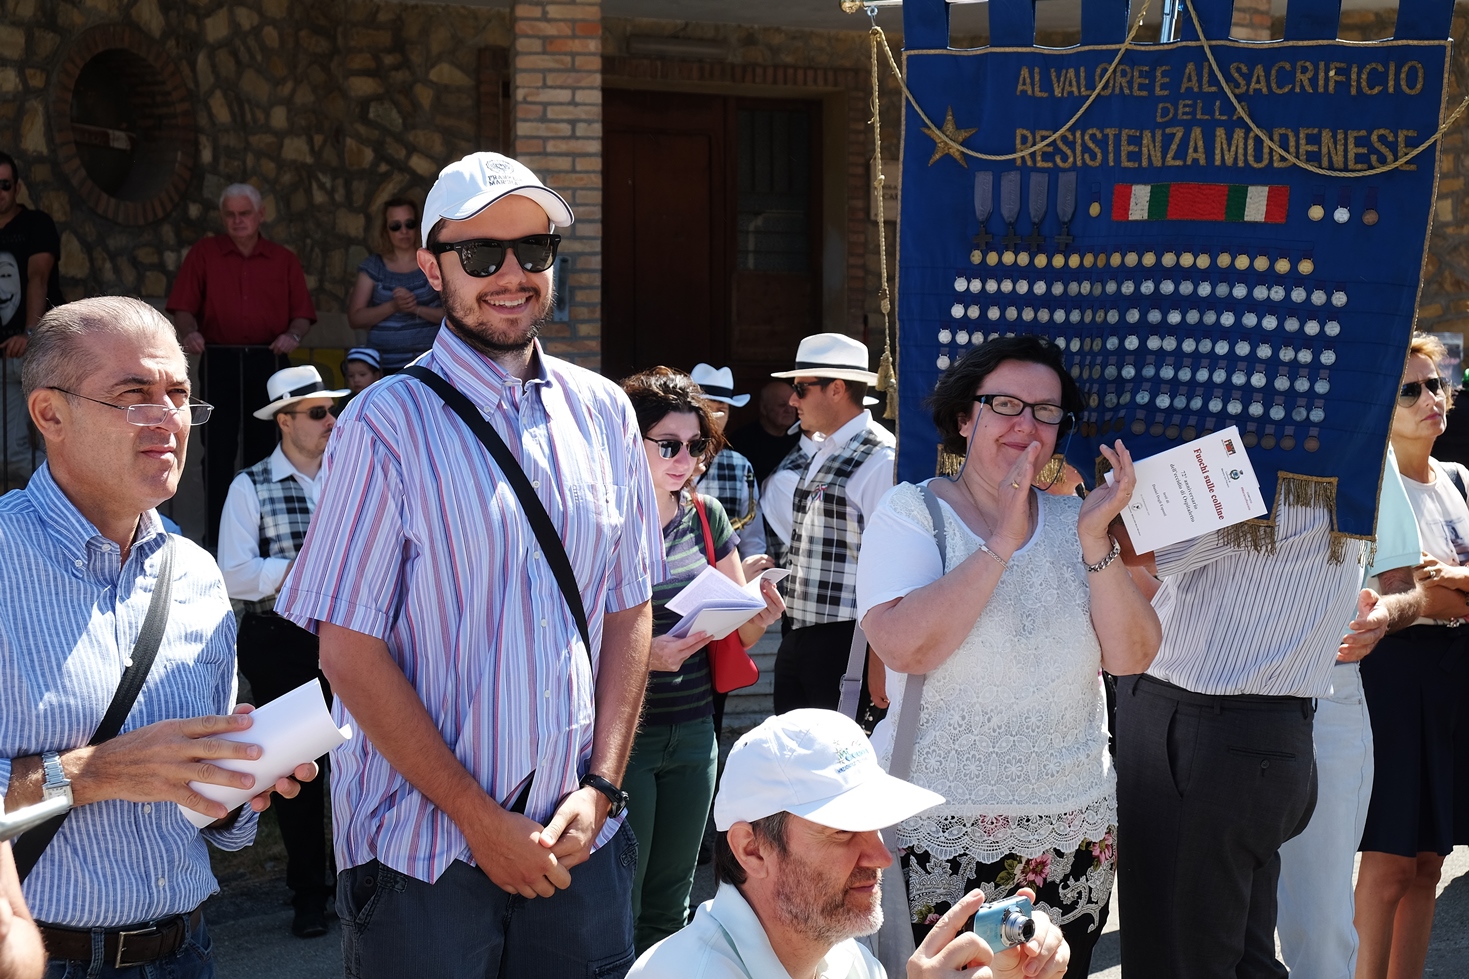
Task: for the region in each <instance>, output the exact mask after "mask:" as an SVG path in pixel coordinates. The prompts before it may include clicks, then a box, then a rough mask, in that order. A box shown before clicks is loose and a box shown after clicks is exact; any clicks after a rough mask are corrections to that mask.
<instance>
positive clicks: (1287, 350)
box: [938, 329, 1336, 390]
mask: <svg viewBox="0 0 1469 979" xmlns="http://www.w3.org/2000/svg"><path fill="white" fill-rule="evenodd" d="M1012 335H1013V334H1012ZM998 336H1000V334H999V332H998V331H996V332H993V333H991V334H990V335H989V337H988V339H990V340H993V339H995V338H996V337H998ZM938 339H939V343H940V344H943V345H945V346H943V347H941V348H940V349H942V350H943V351H944V352H945V353H947V350H948V347H947V344H948V343H949V342H950V341H951V340H954V341H957V342H958V343H959V344H960V345H964V344H969V343H973V345H974V346H976V347H977V346H979V345H980V344H981V343H983V342H984V341H985V339H986V337H985V335H984V333H983V332H982V331H975V332H974V333H973V334H972V335H971V334H969V333H968V332H966V331H962V330H961V331H960V332H959V334H958V335H951V334H950V333H949V331H948V329H942V330H940V331H939V337H938ZM1055 342H1056V343H1057V344H1058V345H1059V346H1060V347H1061V349H1062V350H1069V351H1070V352H1071V353H1086V354H1095V353H1101V352H1102V350H1103V349H1105V350H1107V351H1108V352H1115V351H1117V350H1118V349H1119V348H1120V349H1122V350H1125V351H1127V352H1128V353H1129V354H1130V353H1131V352H1132V351H1135V350H1139V349H1143V348H1146V349H1147V350H1148V351H1149V352H1152V353H1156V352H1158V351H1160V350H1161V351H1162V352H1164V353H1173V352H1174V351H1175V350H1177V351H1179V352H1180V353H1183V354H1193V353H1197V354H1199V355H1200V356H1201V357H1207V356H1209V355H1210V354H1213V355H1214V356H1216V357H1228V356H1230V354H1231V353H1233V355H1234V356H1235V357H1248V356H1250V353H1251V351H1253V352H1254V355H1255V357H1256V358H1257V360H1259V361H1268V360H1272V359H1274V358H1276V357H1279V358H1280V362H1281V363H1282V364H1299V365H1301V366H1302V367H1305V366H1306V365H1308V364H1310V363H1312V362H1313V361H1314V362H1316V363H1319V364H1320V365H1321V366H1322V367H1331V366H1332V365H1334V364H1335V363H1336V349H1335V348H1334V347H1325V348H1319V349H1318V348H1317V347H1315V346H1313V345H1310V344H1302V345H1301V346H1300V347H1299V348H1297V347H1295V346H1294V345H1292V344H1289V343H1287V344H1283V345H1281V346H1279V347H1277V346H1276V345H1275V344H1273V343H1271V342H1270V341H1269V340H1264V339H1261V340H1258V341H1255V342H1254V343H1251V342H1250V341H1249V340H1247V339H1244V338H1238V339H1236V340H1235V341H1234V343H1233V346H1232V347H1231V344H1230V342H1229V341H1228V340H1225V339H1219V338H1216V337H1191V336H1185V337H1183V338H1181V339H1180V338H1179V337H1177V336H1174V335H1172V334H1169V335H1167V336H1159V335H1158V334H1156V333H1153V334H1149V335H1147V336H1145V337H1140V336H1138V335H1137V334H1136V333H1129V334H1128V335H1127V336H1125V337H1119V336H1117V335H1116V334H1113V335H1111V336H1108V337H1106V338H1103V337H1087V338H1082V337H1069V338H1068V337H1058V338H1056V340H1055ZM1112 359H1114V360H1115V359H1116V358H1112ZM1133 359H1134V358H1133V357H1131V356H1126V355H1124V360H1125V362H1126V363H1127V364H1131V363H1132V361H1133ZM1091 360H1092V358H1091V357H1088V358H1087V361H1088V362H1090V361H1091ZM1153 360H1154V358H1152V357H1148V361H1149V362H1150V363H1151V362H1152V361H1153ZM1172 362H1173V358H1172V357H1169V358H1168V359H1167V363H1168V364H1172ZM1185 363H1187V361H1185ZM1264 366H1265V365H1264V364H1257V367H1258V368H1259V369H1261V370H1263V369H1264ZM1169 369H1170V370H1171V368H1169ZM1101 376H1102V375H1100V374H1098V375H1095V377H1101ZM1121 376H1122V378H1123V379H1124V380H1127V379H1130V378H1131V376H1132V375H1130V374H1126V373H1124V374H1122V375H1121ZM1144 376H1145V377H1151V376H1152V375H1150V374H1145V375H1144ZM1095 377H1094V378H1093V379H1095ZM1106 377H1107V380H1109V381H1110V380H1113V379H1114V376H1113V375H1111V374H1108V375H1106ZM1169 379H1170V378H1169V376H1168V375H1165V376H1164V380H1169ZM1182 380H1184V381H1187V380H1188V378H1187V377H1184V378H1182ZM1215 383H1216V384H1222V383H1223V381H1216V382H1215ZM1236 383H1241V384H1242V383H1243V382H1242V381H1241V382H1236ZM1261 386H1262V385H1261V384H1256V385H1255V387H1261ZM1282 390H1284V389H1282Z"/></svg>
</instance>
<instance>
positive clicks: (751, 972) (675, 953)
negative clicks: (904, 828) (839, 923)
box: [627, 884, 887, 979]
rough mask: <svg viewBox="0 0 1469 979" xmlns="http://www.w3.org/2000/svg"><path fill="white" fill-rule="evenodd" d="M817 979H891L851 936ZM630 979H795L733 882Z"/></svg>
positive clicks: (642, 960)
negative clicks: (771, 945) (772, 946)
mask: <svg viewBox="0 0 1469 979" xmlns="http://www.w3.org/2000/svg"><path fill="white" fill-rule="evenodd" d="M816 975H817V977H818V979H887V972H886V971H885V970H884V969H883V967H882V964H881V963H879V962H878V961H877V959H875V958H873V957H872V953H871V952H869V951H868V950H867V949H866V948H865V947H863V946H862V945H861V944H859V943H858V942H857V940H856V939H855V938H849V939H847V940H846V941H844V942H839V943H838V944H837V945H836V946H835V947H833V948H832V950H831V951H830V952H827V953H826V956H825V957H824V958H823V959H822V960H821V962H820V963H819V964H818V965H817V966H816ZM627 976H628V979H634V977H636V979H791V974H790V973H789V972H787V971H786V967H785V966H784V965H782V964H781V962H780V959H779V958H778V957H777V956H776V954H775V949H773V948H771V947H770V939H769V938H767V937H766V935H765V928H764V926H763V925H761V924H760V919H759V918H757V917H756V916H755V911H754V909H753V908H751V907H750V905H749V903H748V902H747V901H746V900H745V896H744V895H743V894H741V893H740V890H739V888H737V887H735V886H734V885H733V884H720V885H719V890H718V891H717V892H716V893H715V895H714V900H712V901H705V902H704V903H703V904H701V905H699V910H698V913H696V914H695V915H694V920H693V921H691V922H689V924H688V925H687V926H686V927H685V928H684V929H683V930H682V931H677V932H674V933H673V934H672V935H670V936H668V937H667V938H665V939H663V941H661V942H659V943H658V944H657V945H654V946H653V947H652V948H650V949H648V950H647V951H646V952H644V953H643V954H642V955H641V956H639V957H638V960H637V961H636V962H634V963H633V967H632V971H631V972H629V973H628V974H627Z"/></svg>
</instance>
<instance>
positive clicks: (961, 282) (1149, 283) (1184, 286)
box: [953, 272, 1347, 319]
mask: <svg viewBox="0 0 1469 979" xmlns="http://www.w3.org/2000/svg"><path fill="white" fill-rule="evenodd" d="M954 292H955V293H958V294H963V293H968V294H969V295H972V296H979V295H981V294H983V295H989V296H993V295H995V294H996V293H999V294H1001V295H1006V296H1009V295H1017V296H1024V295H1034V296H1036V297H1037V298H1040V297H1042V296H1045V295H1047V294H1049V295H1051V296H1057V297H1059V296H1063V295H1065V296H1070V297H1072V298H1077V297H1081V296H1085V297H1088V298H1091V297H1095V298H1101V297H1103V296H1116V295H1122V296H1133V295H1142V296H1152V295H1159V296H1172V295H1175V294H1176V295H1179V296H1183V297H1185V298H1187V297H1190V296H1195V295H1197V296H1198V297H1199V298H1200V299H1208V298H1209V297H1211V296H1213V297H1215V298H1216V299H1220V300H1223V299H1229V298H1233V299H1245V298H1247V297H1253V298H1254V299H1255V300H1256V301H1257V302H1265V301H1266V300H1269V301H1271V302H1277V303H1279V302H1284V301H1285V299H1286V297H1287V296H1289V297H1290V301H1291V302H1293V303H1295V304H1296V305H1298V306H1304V305H1306V304H1307V303H1308V302H1309V303H1310V304H1311V305H1312V306H1325V305H1326V304H1327V303H1328V302H1329V303H1331V305H1333V306H1335V307H1336V308H1338V309H1340V308H1342V307H1343V306H1345V305H1346V304H1347V293H1346V289H1345V288H1343V287H1342V286H1336V287H1335V288H1333V289H1332V290H1331V291H1330V292H1327V291H1326V289H1324V288H1322V287H1321V286H1316V287H1315V288H1312V289H1307V288H1306V286H1305V284H1304V283H1301V282H1297V283H1294V284H1293V285H1291V287H1290V288H1289V289H1287V288H1286V286H1285V284H1284V283H1281V282H1272V283H1265V282H1257V283H1256V284H1255V285H1254V287H1253V288H1251V286H1250V285H1249V284H1248V283H1246V282H1244V281H1243V280H1241V281H1237V282H1233V283H1231V282H1228V281H1225V280H1220V281H1218V282H1211V281H1209V280H1207V279H1205V280H1202V281H1199V282H1195V281H1193V280H1192V279H1183V280H1181V281H1174V280H1173V279H1162V280H1160V281H1154V280H1153V279H1143V280H1142V281H1140V282H1139V281H1135V280H1133V279H1121V280H1118V279H1107V280H1106V281H1103V280H1101V279H1069V280H1068V279H1052V280H1050V281H1047V280H1046V279H1011V278H1009V277H1005V278H995V277H994V276H988V277H983V276H978V275H976V276H974V277H973V278H970V277H968V276H966V275H964V274H963V273H962V272H961V273H959V274H958V275H956V276H954ZM962 303H963V299H962V298H960V299H957V300H956V305H962ZM953 315H954V318H955V319H958V318H959V314H958V313H954V314H953Z"/></svg>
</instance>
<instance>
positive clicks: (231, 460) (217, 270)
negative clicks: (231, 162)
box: [168, 184, 316, 543]
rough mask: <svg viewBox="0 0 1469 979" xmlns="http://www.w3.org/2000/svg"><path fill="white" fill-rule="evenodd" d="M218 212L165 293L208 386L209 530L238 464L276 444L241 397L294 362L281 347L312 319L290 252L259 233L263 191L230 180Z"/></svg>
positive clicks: (297, 339) (289, 345)
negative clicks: (211, 410) (213, 231)
mask: <svg viewBox="0 0 1469 979" xmlns="http://www.w3.org/2000/svg"><path fill="white" fill-rule="evenodd" d="M219 217H220V221H221V223H222V224H223V225H224V229H225V233H224V234H220V235H210V236H209V237H207V238H201V239H200V240H198V241H196V242H194V244H193V245H192V246H191V247H190V248H189V252H188V254H187V255H185V256H184V261H183V264H182V265H181V266H180V267H179V274H178V278H177V279H175V280H174V284H173V291H172V292H170V293H169V295H168V311H169V312H170V313H172V314H173V317H174V323H175V325H176V326H177V327H178V334H179V339H180V341H181V342H182V343H183V345H184V349H185V350H186V351H188V352H189V353H190V354H203V355H204V359H203V361H202V362H201V364H200V370H201V371H202V372H203V382H204V396H205V397H206V398H208V399H209V400H210V401H212V402H214V405H215V416H214V422H213V424H211V425H210V426H209V434H208V436H207V437H206V438H205V440H204V450H205V451H204V493H205V498H206V501H207V508H208V512H207V514H206V520H205V526H206V527H207V529H208V533H209V534H210V535H211V539H212V538H213V534H214V531H215V528H217V527H218V526H219V517H220V513H221V512H223V510H224V501H225V497H226V496H227V495H228V494H229V486H230V483H231V482H232V481H233V480H234V478H235V473H236V472H237V471H238V469H239V466H240V465H241V464H243V465H246V466H249V465H253V464H255V463H256V462H259V461H260V460H261V459H263V458H265V457H266V456H268V455H269V454H270V452H271V450H272V449H273V448H274V447H275V427H274V426H273V425H268V424H262V423H261V422H258V421H254V420H252V419H251V418H250V417H249V416H248V415H246V413H245V410H244V405H245V401H246V399H247V398H248V399H252V400H253V399H254V398H255V397H256V392H258V391H259V390H260V389H261V388H263V387H265V384H266V381H267V380H268V379H269V378H270V375H271V374H273V373H275V372H276V371H278V370H280V369H281V368H284V367H288V366H290V362H289V360H288V358H287V354H289V353H290V352H291V351H292V350H295V349H296V348H297V347H298V346H300V344H301V339H302V337H304V336H305V335H306V332H307V331H308V330H310V329H311V324H313V323H315V322H316V307H315V305H313V304H312V302H311V294H310V292H309V291H308V290H307V288H306V275H305V273H304V272H303V271H302V270H301V263H300V261H298V260H297V258H296V255H295V253H293V252H292V251H291V250H290V249H289V248H286V247H285V246H284V245H278V244H276V243H275V242H273V241H271V240H270V239H268V238H266V237H264V236H263V235H262V234H261V233H260V225H261V222H263V221H264V220H265V204H264V201H263V200H262V198H261V196H260V191H258V190H256V189H255V188H254V187H252V186H251V185H250V184H230V185H229V186H228V187H226V188H225V189H224V191H223V192H222V193H221V194H220V195H219ZM242 448H243V453H242V452H241V449H242ZM237 458H238V459H239V460H240V461H239V462H236V459H237ZM214 542H215V543H218V541H214Z"/></svg>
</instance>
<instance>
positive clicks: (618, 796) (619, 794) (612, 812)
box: [581, 773, 627, 819]
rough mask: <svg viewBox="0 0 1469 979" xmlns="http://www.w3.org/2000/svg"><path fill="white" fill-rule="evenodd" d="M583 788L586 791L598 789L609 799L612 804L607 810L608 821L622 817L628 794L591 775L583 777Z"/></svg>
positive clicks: (598, 776)
mask: <svg viewBox="0 0 1469 979" xmlns="http://www.w3.org/2000/svg"><path fill="white" fill-rule="evenodd" d="M581 786H582V788H584V789H585V788H593V789H596V790H597V791H598V792H600V793H602V794H603V795H605V796H606V797H607V801H608V802H610V803H611V805H610V806H608V808H607V818H608V819H615V818H616V817H618V816H620V815H622V811H623V810H624V809H626V808H627V793H626V792H624V791H622V790H621V789H619V788H618V787H617V786H615V785H613V784H612V783H611V782H609V781H608V780H607V779H605V778H603V777H602V776H600V775H592V774H590V773H588V774H586V775H583V776H582V777H581Z"/></svg>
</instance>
